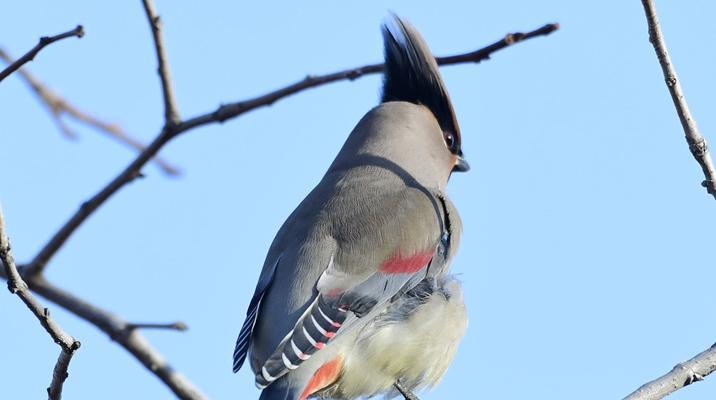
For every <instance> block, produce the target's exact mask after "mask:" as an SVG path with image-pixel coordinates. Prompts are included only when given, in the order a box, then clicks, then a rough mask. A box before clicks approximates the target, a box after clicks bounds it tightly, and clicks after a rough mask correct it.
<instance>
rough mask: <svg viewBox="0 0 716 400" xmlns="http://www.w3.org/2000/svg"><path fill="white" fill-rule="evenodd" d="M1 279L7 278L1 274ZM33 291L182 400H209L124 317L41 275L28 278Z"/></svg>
mask: <svg viewBox="0 0 716 400" xmlns="http://www.w3.org/2000/svg"><path fill="white" fill-rule="evenodd" d="M0 277H2V278H5V279H7V275H6V274H5V273H3V271H0ZM26 282H27V285H29V288H30V290H32V291H34V292H35V293H37V294H39V295H40V296H42V297H44V298H46V299H47V300H49V301H51V302H53V303H55V304H57V305H59V306H60V307H62V308H64V309H66V310H67V311H69V312H71V313H73V314H75V315H77V316H78V317H80V318H82V319H84V320H86V321H87V322H89V323H91V324H93V325H95V326H96V327H98V328H99V329H100V330H102V331H103V332H104V333H106V334H107V335H108V336H109V337H110V338H111V339H112V340H114V341H115V342H117V344H119V345H120V346H122V347H123V348H124V349H126V350H127V351H128V352H129V353H130V354H132V355H133V356H134V357H135V358H136V359H137V360H139V362H141V363H142V365H144V366H145V367H146V368H147V369H148V370H149V371H150V372H151V373H152V374H154V375H156V376H157V377H158V378H159V379H160V380H161V381H162V382H164V384H166V385H167V386H168V387H169V389H170V390H171V391H172V392H173V393H174V394H175V395H176V396H177V397H179V398H180V399H191V400H203V399H205V398H206V397H205V396H204V395H203V394H202V393H201V392H200V391H199V389H198V388H196V387H195V386H194V384H193V383H191V382H190V381H189V380H188V379H187V378H186V377H185V376H184V375H182V374H181V373H179V372H177V371H175V370H174V368H172V367H171V365H169V364H168V363H167V362H166V361H165V360H164V357H163V356H162V355H161V354H159V352H157V351H156V350H155V349H154V348H153V347H152V346H151V344H150V343H149V342H148V341H147V339H146V338H144V336H142V335H141V334H140V333H139V331H138V330H136V329H132V324H130V323H129V322H127V321H126V320H124V319H123V318H122V317H120V316H118V315H116V314H114V313H112V312H110V311H108V310H104V309H102V308H99V307H97V306H95V305H93V304H91V303H89V302H87V301H86V300H83V299H81V298H79V297H77V296H75V295H73V294H72V293H70V292H68V291H66V290H64V289H61V288H59V287H57V286H55V285H53V284H51V283H50V282H48V281H47V279H45V277H44V276H43V275H42V274H38V275H33V276H29V277H27V278H26Z"/></svg>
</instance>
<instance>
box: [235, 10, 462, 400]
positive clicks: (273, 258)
mask: <svg viewBox="0 0 716 400" xmlns="http://www.w3.org/2000/svg"><path fill="white" fill-rule="evenodd" d="M382 31H383V39H384V45H385V72H384V77H383V90H382V98H381V102H380V104H379V105H378V106H376V107H375V108H373V109H372V110H370V111H369V112H368V113H367V114H366V115H365V116H364V117H363V118H362V119H361V120H360V121H359V122H358V124H357V125H356V127H355V128H354V129H353V131H352V132H351V133H350V135H349V136H348V139H347V140H346V142H345V144H344V145H343V147H342V148H341V150H340V152H339V153H338V155H337V156H336V158H335V160H334V161H333V163H332V164H331V165H330V167H329V168H328V171H327V172H326V174H325V175H324V176H323V178H322V179H321V181H320V182H319V183H318V184H317V185H316V187H315V188H314V189H313V190H312V191H311V192H310V193H309V194H308V195H307V196H306V198H305V199H304V200H303V201H302V202H301V203H300V204H299V205H298V207H297V208H296V209H295V210H294V211H293V213H291V215H290V216H289V217H288V219H287V220H286V221H285V222H284V224H283V225H282V227H281V228H280V229H279V231H278V233H277V234H276V237H275V238H274V240H273V242H272V244H271V246H270V248H269V250H268V255H267V256H266V260H265V262H264V265H263V269H262V271H261V274H260V276H259V280H258V283H257V285H256V290H255V292H254V295H253V297H252V298H251V301H250V303H249V306H248V310H247V312H246V319H245V322H244V324H243V326H242V328H241V331H240V333H239V336H238V338H237V340H236V346H235V350H234V365H233V367H234V372H237V371H238V370H239V369H240V368H241V366H242V364H243V363H244V361H245V359H246V358H247V356H248V359H249V364H250V366H251V369H252V370H253V372H254V374H255V381H256V385H257V386H258V387H259V388H260V389H262V391H261V395H260V400H305V399H307V398H309V397H318V398H331V399H345V400H348V399H355V398H358V397H364V396H374V395H381V394H382V395H385V396H387V397H393V396H396V395H397V394H398V393H397V392H396V388H398V387H400V388H405V389H407V390H409V391H414V390H418V389H421V388H424V387H428V386H432V385H434V384H436V383H437V382H438V381H439V380H440V378H441V377H442V375H443V374H444V373H445V371H446V369H447V367H448V365H449V364H450V362H451V361H452V358H453V356H454V354H455V352H456V349H457V346H458V343H459V341H460V339H461V338H462V336H463V334H464V332H465V330H466V327H467V313H466V310H465V305H464V302H463V295H462V289H461V285H460V282H459V281H458V280H457V279H456V278H455V277H454V276H452V275H450V274H449V272H448V268H449V264H450V262H451V260H452V258H453V256H454V255H455V252H456V251H457V248H458V243H459V240H460V234H461V230H462V223H461V220H460V216H459V215H458V213H457V210H456V209H455V206H454V205H453V203H452V202H451V201H450V199H449V198H448V197H447V195H446V193H445V189H446V186H447V183H448V179H449V178H450V176H451V174H452V173H453V172H459V171H467V170H468V169H469V166H468V163H467V162H466V161H465V158H464V156H463V152H462V148H461V136H460V129H459V126H458V123H457V119H456V117H455V113H454V110H453V106H452V103H451V100H450V97H449V96H448V93H447V90H446V88H445V84H444V83H443V80H442V78H441V76H440V72H439V70H438V65H437V62H436V61H435V58H434V57H433V55H432V54H431V53H430V50H429V49H428V47H427V44H426V43H425V41H424V40H423V39H422V37H421V36H420V34H419V33H418V32H417V30H416V29H415V28H414V27H413V26H412V25H410V24H409V23H407V22H405V21H403V20H401V19H400V18H398V17H397V16H393V17H392V19H391V20H390V21H388V22H387V23H386V24H384V25H383V29H382Z"/></svg>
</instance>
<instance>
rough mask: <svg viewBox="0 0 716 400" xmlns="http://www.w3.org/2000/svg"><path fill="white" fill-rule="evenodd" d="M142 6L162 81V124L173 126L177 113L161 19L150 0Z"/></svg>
mask: <svg viewBox="0 0 716 400" xmlns="http://www.w3.org/2000/svg"><path fill="white" fill-rule="evenodd" d="M142 4H144V11H145V13H146V14H147V20H148V21H149V26H150V27H151V28H152V37H153V38H154V50H155V52H156V53H157V62H158V63H159V67H158V69H157V72H158V73H159V78H160V79H161V81H162V94H163V97H164V123H165V125H175V124H177V123H179V111H177V105H176V99H175V98H174V89H173V88H172V82H171V76H170V73H169V63H168V61H167V53H166V51H165V50H164V38H163V37H162V29H161V28H162V26H161V19H160V18H159V16H158V15H157V12H156V11H155V9H154V3H153V2H152V0H142Z"/></svg>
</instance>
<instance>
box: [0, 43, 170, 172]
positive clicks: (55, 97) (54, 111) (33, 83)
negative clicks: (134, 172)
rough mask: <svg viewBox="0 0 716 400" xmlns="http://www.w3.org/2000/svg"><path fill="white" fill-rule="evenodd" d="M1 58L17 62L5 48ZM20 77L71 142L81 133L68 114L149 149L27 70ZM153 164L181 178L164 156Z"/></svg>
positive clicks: (0, 51)
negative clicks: (73, 125) (73, 129)
mask: <svg viewBox="0 0 716 400" xmlns="http://www.w3.org/2000/svg"><path fill="white" fill-rule="evenodd" d="M0 59H3V60H4V61H5V62H7V63H8V64H10V63H12V62H13V59H12V57H10V56H9V55H8V54H7V53H6V52H5V51H3V49H1V48H0ZM18 74H19V75H20V77H21V78H22V80H24V81H25V83H27V84H28V86H29V87H30V89H32V91H33V93H35V95H37V97H38V99H40V101H41V102H42V104H44V105H45V106H46V107H47V110H48V111H49V112H50V115H51V116H52V118H53V119H54V120H55V123H56V124H57V126H58V127H59V129H60V132H62V133H63V134H64V135H65V136H66V137H68V138H69V139H75V138H77V134H75V132H74V131H72V129H70V127H69V126H67V124H65V122H64V120H63V119H62V117H63V116H64V115H67V116H68V117H70V118H72V119H74V120H76V121H79V122H81V123H84V124H86V125H88V126H90V127H92V128H94V129H96V130H97V131H99V132H101V133H105V134H107V135H109V136H110V137H112V138H114V139H116V140H118V141H119V142H120V143H123V144H126V145H128V146H129V147H131V148H133V149H135V150H137V151H142V150H144V149H145V147H146V146H145V145H144V144H143V143H141V142H140V141H139V140H138V139H135V138H133V137H132V136H130V135H129V134H128V133H126V132H125V131H124V130H123V129H122V128H121V127H120V126H119V125H117V124H113V123H109V122H105V121H103V120H101V119H100V118H97V117H95V116H93V115H91V114H89V113H87V112H84V111H82V110H80V109H79V108H78V107H77V106H75V105H74V104H72V103H70V102H69V101H68V100H67V99H65V98H63V97H62V96H60V95H59V94H58V93H56V92H55V91H53V90H52V89H50V88H49V87H48V86H47V85H45V84H44V83H42V82H40V81H39V80H38V79H37V78H36V77H35V76H33V75H32V74H31V73H30V72H28V71H27V70H26V69H24V68H21V69H20V70H19V71H18ZM152 161H153V162H155V163H156V164H157V166H158V167H159V168H161V170H162V171H163V172H164V173H166V174H167V175H170V176H176V175H179V169H178V168H176V167H175V166H173V165H172V164H170V163H169V162H167V161H165V160H164V159H162V158H161V157H159V156H156V157H154V158H153V159H152Z"/></svg>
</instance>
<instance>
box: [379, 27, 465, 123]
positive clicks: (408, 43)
mask: <svg viewBox="0 0 716 400" xmlns="http://www.w3.org/2000/svg"><path fill="white" fill-rule="evenodd" d="M383 40H384V42H385V75H384V77H383V97H382V102H388V101H407V102H410V103H414V104H421V105H424V106H425V107H427V108H428V109H429V110H430V111H431V112H432V113H433V114H434V115H435V118H436V119H437V120H438V123H439V124H440V127H441V128H442V130H443V131H448V132H451V133H453V134H455V135H456V136H459V134H460V129H459V126H458V124H457V119H456V118H455V112H454V111H453V107H452V102H451V101H450V97H449V95H448V93H447V90H446V88H445V84H444V83H443V80H442V77H441V76H440V71H439V69H438V64H437V62H436V61H435V57H433V55H432V54H431V53H430V49H429V48H428V45H427V44H426V43H425V41H424V40H423V38H422V37H421V36H420V34H419V33H418V31H417V30H416V29H415V28H414V27H413V26H412V25H410V24H409V23H407V22H405V21H403V20H401V19H400V18H398V17H397V16H396V15H393V19H392V21H390V22H388V23H386V24H385V25H383Z"/></svg>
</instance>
